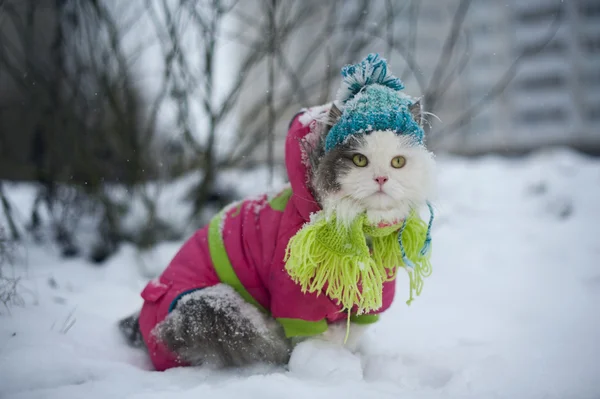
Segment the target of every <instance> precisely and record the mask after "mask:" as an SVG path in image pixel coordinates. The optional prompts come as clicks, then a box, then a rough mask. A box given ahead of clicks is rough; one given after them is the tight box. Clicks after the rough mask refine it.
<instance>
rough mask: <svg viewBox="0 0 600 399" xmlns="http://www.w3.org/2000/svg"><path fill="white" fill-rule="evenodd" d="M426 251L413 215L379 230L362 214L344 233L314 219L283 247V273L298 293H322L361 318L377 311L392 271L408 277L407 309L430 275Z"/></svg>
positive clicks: (424, 231) (422, 229) (423, 229)
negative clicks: (399, 268) (289, 278)
mask: <svg viewBox="0 0 600 399" xmlns="http://www.w3.org/2000/svg"><path fill="white" fill-rule="evenodd" d="M367 238H370V240H371V242H372V251H371V250H370V249H369V247H368V245H367ZM426 246H428V228H427V224H426V223H425V222H423V221H422V220H421V219H420V218H419V216H418V215H417V214H416V213H415V212H412V213H411V214H410V215H409V217H408V218H407V219H406V220H405V221H403V222H401V223H398V224H394V225H387V226H385V227H378V226H373V225H370V224H369V223H368V222H367V217H366V215H364V214H363V215H361V216H359V217H358V218H356V219H355V220H354V221H353V222H352V224H351V225H350V226H348V227H345V226H344V225H342V224H338V223H337V219H336V217H335V215H334V216H333V217H331V218H326V217H325V216H324V215H323V214H316V215H315V217H314V218H313V220H311V222H309V223H307V224H305V225H304V227H303V228H302V229H300V230H299V231H298V232H297V233H296V234H295V235H294V236H293V237H292V238H291V240H290V242H289V243H288V246H287V248H286V254H285V261H286V265H285V268H286V270H287V272H288V274H289V275H290V276H291V277H292V279H293V280H294V281H295V282H296V283H298V284H300V286H301V287H302V291H303V292H310V293H312V292H316V293H317V295H319V294H321V293H322V292H325V294H326V295H327V296H328V297H330V298H332V299H334V300H337V301H338V302H339V303H340V304H341V305H342V306H343V309H344V310H347V311H348V312H350V311H354V309H355V311H356V313H357V314H363V313H367V312H371V311H376V310H377V309H379V308H381V306H382V293H383V283H384V282H386V281H390V280H393V279H394V278H395V277H396V272H397V270H398V267H403V268H405V269H406V270H407V271H408V272H409V281H410V298H409V299H408V301H407V302H406V303H407V304H409V305H410V303H411V302H412V300H413V298H414V294H416V295H417V296H418V295H419V294H420V293H421V290H422V288H423V277H427V276H429V275H430V274H431V264H430V262H429V253H428V251H427V252H426V251H422V250H421V249H422V248H424V247H426Z"/></svg>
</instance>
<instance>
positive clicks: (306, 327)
mask: <svg viewBox="0 0 600 399" xmlns="http://www.w3.org/2000/svg"><path fill="white" fill-rule="evenodd" d="M315 123H316V122H315V121H314V120H312V121H306V122H305V123H304V124H303V123H301V122H300V116H296V117H295V118H294V120H293V122H292V124H291V126H290V129H289V132H288V136H287V140H286V149H285V158H286V167H287V172H288V177H289V180H290V184H291V187H290V188H288V189H286V190H284V191H282V192H281V193H280V194H279V195H277V196H275V197H273V198H268V197H267V196H266V195H264V196H261V197H259V198H256V199H249V200H245V201H242V202H239V203H236V204H233V205H232V206H229V207H227V208H225V209H224V210H223V211H221V212H220V213H219V214H218V215H217V216H215V217H214V218H213V220H212V221H211V222H210V224H209V225H208V226H206V227H204V228H202V229H200V230H198V231H197V232H196V233H195V234H194V235H193V236H192V237H191V238H190V239H189V240H188V241H187V242H186V243H185V244H184V246H183V247H182V248H181V250H180V251H179V252H178V253H177V255H176V256H175V257H174V259H173V260H172V261H171V263H170V265H169V266H168V267H167V269H166V270H165V271H164V272H163V274H162V275H161V276H160V277H159V278H158V279H155V280H153V281H151V282H150V283H149V284H148V285H147V286H146V288H145V289H144V290H143V292H142V297H143V299H144V300H145V302H144V306H143V308H142V311H141V314H140V320H139V323H140V329H141V331H142V335H143V337H144V341H145V342H146V344H147V347H148V350H149V353H150V357H151V359H152V362H153V364H154V366H155V368H156V369H157V370H164V369H167V368H170V367H175V366H178V365H180V363H179V362H178V360H177V359H176V357H175V356H174V355H173V354H171V353H169V351H168V350H167V349H166V348H165V347H164V346H163V345H162V344H161V343H160V342H157V340H156V338H155V337H154V336H153V335H152V333H151V331H152V329H153V328H154V327H155V326H156V325H157V324H158V323H159V322H161V321H162V320H163V319H164V318H165V317H166V316H167V314H168V313H169V311H170V310H172V309H173V307H174V304H175V303H176V301H177V299H178V298H179V297H181V296H182V295H185V294H186V293H188V292H191V291H194V290H196V289H200V288H204V287H210V286H213V285H216V284H219V283H221V282H222V283H226V284H228V285H230V286H232V287H233V288H235V289H236V291H237V292H238V293H239V294H240V295H241V296H242V297H243V298H244V299H246V300H247V301H248V302H250V303H252V304H254V305H256V306H257V307H258V308H259V309H263V310H264V311H266V312H269V313H270V314H271V315H272V316H273V317H274V318H276V319H277V320H278V321H279V322H280V323H281V325H282V326H283V328H284V330H285V333H286V335H287V336H288V337H293V336H309V335H316V334H320V333H322V332H324V331H326V330H327V323H328V322H335V321H338V320H345V319H346V318H347V317H348V314H347V313H345V312H342V309H343V305H341V304H339V303H338V302H334V301H333V300H331V299H330V298H329V297H328V296H326V295H323V294H321V292H312V293H308V292H306V293H305V292H303V291H302V288H301V286H300V285H298V284H296V283H295V282H294V281H293V280H292V278H291V277H290V275H289V274H288V273H287V271H286V269H285V262H284V257H285V253H286V248H287V246H288V242H289V241H290V239H291V238H292V237H293V236H294V235H295V234H296V233H297V232H298V231H299V230H300V229H301V228H302V226H303V225H304V224H305V223H307V222H309V220H310V216H311V214H313V213H316V212H319V211H320V207H319V205H318V204H317V201H316V200H315V199H314V198H313V195H312V194H311V191H310V190H309V188H308V187H307V181H308V170H307V162H306V156H305V154H303V151H302V147H301V141H302V140H303V139H304V138H305V136H307V135H308V134H309V133H310V131H311V125H312V126H313V127H314V124H315ZM394 292H395V282H394V281H393V279H390V280H389V281H386V282H385V283H383V286H382V296H381V298H382V300H381V307H380V308H379V309H377V310H376V311H373V312H371V314H365V315H356V314H355V315H353V316H351V321H353V322H356V323H372V322H374V321H376V320H377V313H380V312H383V311H384V310H386V309H387V308H388V307H389V306H390V305H391V303H392V300H393V297H394ZM319 294H321V295H319Z"/></svg>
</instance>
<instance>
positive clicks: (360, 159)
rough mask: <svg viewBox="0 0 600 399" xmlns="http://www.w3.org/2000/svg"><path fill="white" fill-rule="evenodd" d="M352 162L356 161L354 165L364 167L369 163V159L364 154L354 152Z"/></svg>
mask: <svg viewBox="0 0 600 399" xmlns="http://www.w3.org/2000/svg"><path fill="white" fill-rule="evenodd" d="M352 162H354V165H356V166H358V167H360V168H364V167H365V166H367V164H368V163H369V160H368V159H367V157H365V156H364V155H363V154H354V156H353V157H352Z"/></svg>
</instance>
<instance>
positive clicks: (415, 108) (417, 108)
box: [408, 100, 423, 126]
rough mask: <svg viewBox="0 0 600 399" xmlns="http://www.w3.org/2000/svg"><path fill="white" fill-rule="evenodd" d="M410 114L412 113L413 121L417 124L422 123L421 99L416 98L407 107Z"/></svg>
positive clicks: (420, 124)
mask: <svg viewBox="0 0 600 399" xmlns="http://www.w3.org/2000/svg"><path fill="white" fill-rule="evenodd" d="M408 109H409V111H410V114H411V115H412V117H413V119H414V120H415V122H417V123H418V124H419V126H422V125H423V107H422V106H421V100H417V101H416V102H415V103H414V104H413V105H411V106H410V107H409V108H408Z"/></svg>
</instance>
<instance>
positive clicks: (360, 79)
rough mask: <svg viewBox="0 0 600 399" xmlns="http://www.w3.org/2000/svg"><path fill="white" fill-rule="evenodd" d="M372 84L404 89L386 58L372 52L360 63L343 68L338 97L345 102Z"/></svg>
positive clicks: (397, 89)
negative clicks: (390, 69) (389, 67)
mask: <svg viewBox="0 0 600 399" xmlns="http://www.w3.org/2000/svg"><path fill="white" fill-rule="evenodd" d="M372 84H380V85H382V86H387V87H389V88H390V89H392V90H396V91H399V90H402V89H404V84H403V83H402V81H401V80H400V79H398V78H397V77H395V76H394V75H392V73H391V72H390V71H389V70H388V65H387V62H386V60H385V59H383V58H381V57H380V56H379V54H375V53H371V54H369V55H368V56H367V57H366V58H365V59H364V60H362V61H361V62H360V63H358V64H355V65H346V66H345V67H343V68H342V85H341V87H340V89H339V91H338V94H337V98H338V100H339V101H341V102H342V103H345V102H346V101H348V100H349V99H351V98H352V97H354V96H355V95H356V94H358V93H359V92H360V91H361V90H362V89H363V88H364V87H366V86H368V85H372Z"/></svg>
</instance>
